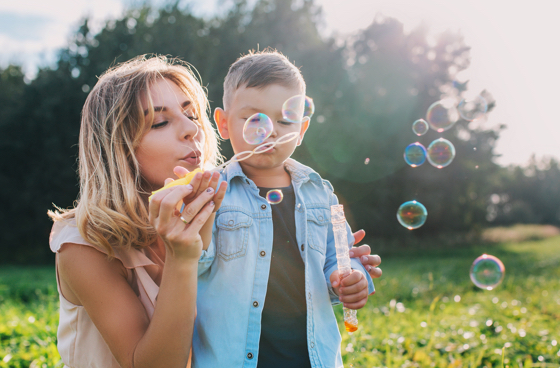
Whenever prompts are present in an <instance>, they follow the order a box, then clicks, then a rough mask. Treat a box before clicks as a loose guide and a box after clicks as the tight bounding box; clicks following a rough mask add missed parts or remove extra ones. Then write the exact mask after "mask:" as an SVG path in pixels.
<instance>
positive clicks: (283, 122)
mask: <svg viewBox="0 0 560 368" xmlns="http://www.w3.org/2000/svg"><path fill="white" fill-rule="evenodd" d="M278 123H280V124H282V125H288V126H289V125H292V124H295V123H291V122H289V121H283V120H278Z"/></svg>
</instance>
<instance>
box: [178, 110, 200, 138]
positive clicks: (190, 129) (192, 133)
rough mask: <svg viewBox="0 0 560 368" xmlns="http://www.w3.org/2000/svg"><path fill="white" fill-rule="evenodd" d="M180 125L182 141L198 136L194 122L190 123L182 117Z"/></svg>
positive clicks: (197, 128)
mask: <svg viewBox="0 0 560 368" xmlns="http://www.w3.org/2000/svg"><path fill="white" fill-rule="evenodd" d="M181 122H182V124H181V128H182V132H181V134H182V135H183V138H184V139H187V140H189V139H194V138H195V137H196V136H197V135H198V133H199V132H198V130H199V129H200V128H199V126H198V124H196V123H195V122H194V121H192V120H191V119H189V118H188V117H187V116H185V115H183V118H182V121H181Z"/></svg>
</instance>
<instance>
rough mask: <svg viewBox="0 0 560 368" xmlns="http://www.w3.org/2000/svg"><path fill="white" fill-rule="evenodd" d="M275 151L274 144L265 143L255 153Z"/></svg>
mask: <svg viewBox="0 0 560 368" xmlns="http://www.w3.org/2000/svg"><path fill="white" fill-rule="evenodd" d="M274 149H275V147H274V144H272V143H263V144H261V145H259V146H258V148H257V149H255V152H258V153H264V152H268V153H270V152H272V151H273V150H274Z"/></svg>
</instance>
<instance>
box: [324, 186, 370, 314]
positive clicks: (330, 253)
mask: <svg viewBox="0 0 560 368" xmlns="http://www.w3.org/2000/svg"><path fill="white" fill-rule="evenodd" d="M335 204H338V198H337V197H336V195H335V194H334V193H333V194H332V199H331V204H330V205H331V206H332V205H335ZM328 226H329V228H328V232H327V250H326V259H325V266H324V268H323V271H324V274H325V280H326V282H327V287H328V289H329V295H330V298H331V303H332V304H333V305H336V304H339V303H340V300H339V299H338V295H337V294H336V292H335V291H334V289H333V287H332V285H331V281H330V277H331V274H332V273H333V272H334V271H335V270H338V265H337V262H336V247H335V242H334V232H333V226H332V223H329V225H328ZM346 232H347V236H348V247H349V248H352V245H354V236H353V235H352V230H351V229H350V225H348V222H346ZM350 264H351V265H352V269H353V270H356V271H359V272H361V273H362V274H363V275H364V276H365V278H366V280H367V283H368V294H371V293H373V291H374V290H375V288H374V286H373V281H372V279H371V276H370V275H369V273H368V272H367V271H366V269H365V268H364V266H363V265H362V263H361V262H360V260H359V259H357V258H350Z"/></svg>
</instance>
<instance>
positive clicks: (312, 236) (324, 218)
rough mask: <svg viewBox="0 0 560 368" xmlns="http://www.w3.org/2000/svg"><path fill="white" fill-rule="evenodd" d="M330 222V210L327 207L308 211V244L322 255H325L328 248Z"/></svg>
mask: <svg viewBox="0 0 560 368" xmlns="http://www.w3.org/2000/svg"><path fill="white" fill-rule="evenodd" d="M330 222H331V212H330V209H328V208H326V207H320V208H308V209H307V243H308V244H309V246H310V247H311V248H312V249H315V250H316V251H318V252H320V253H321V254H325V251H326V248H327V231H328V228H329V224H330Z"/></svg>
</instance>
